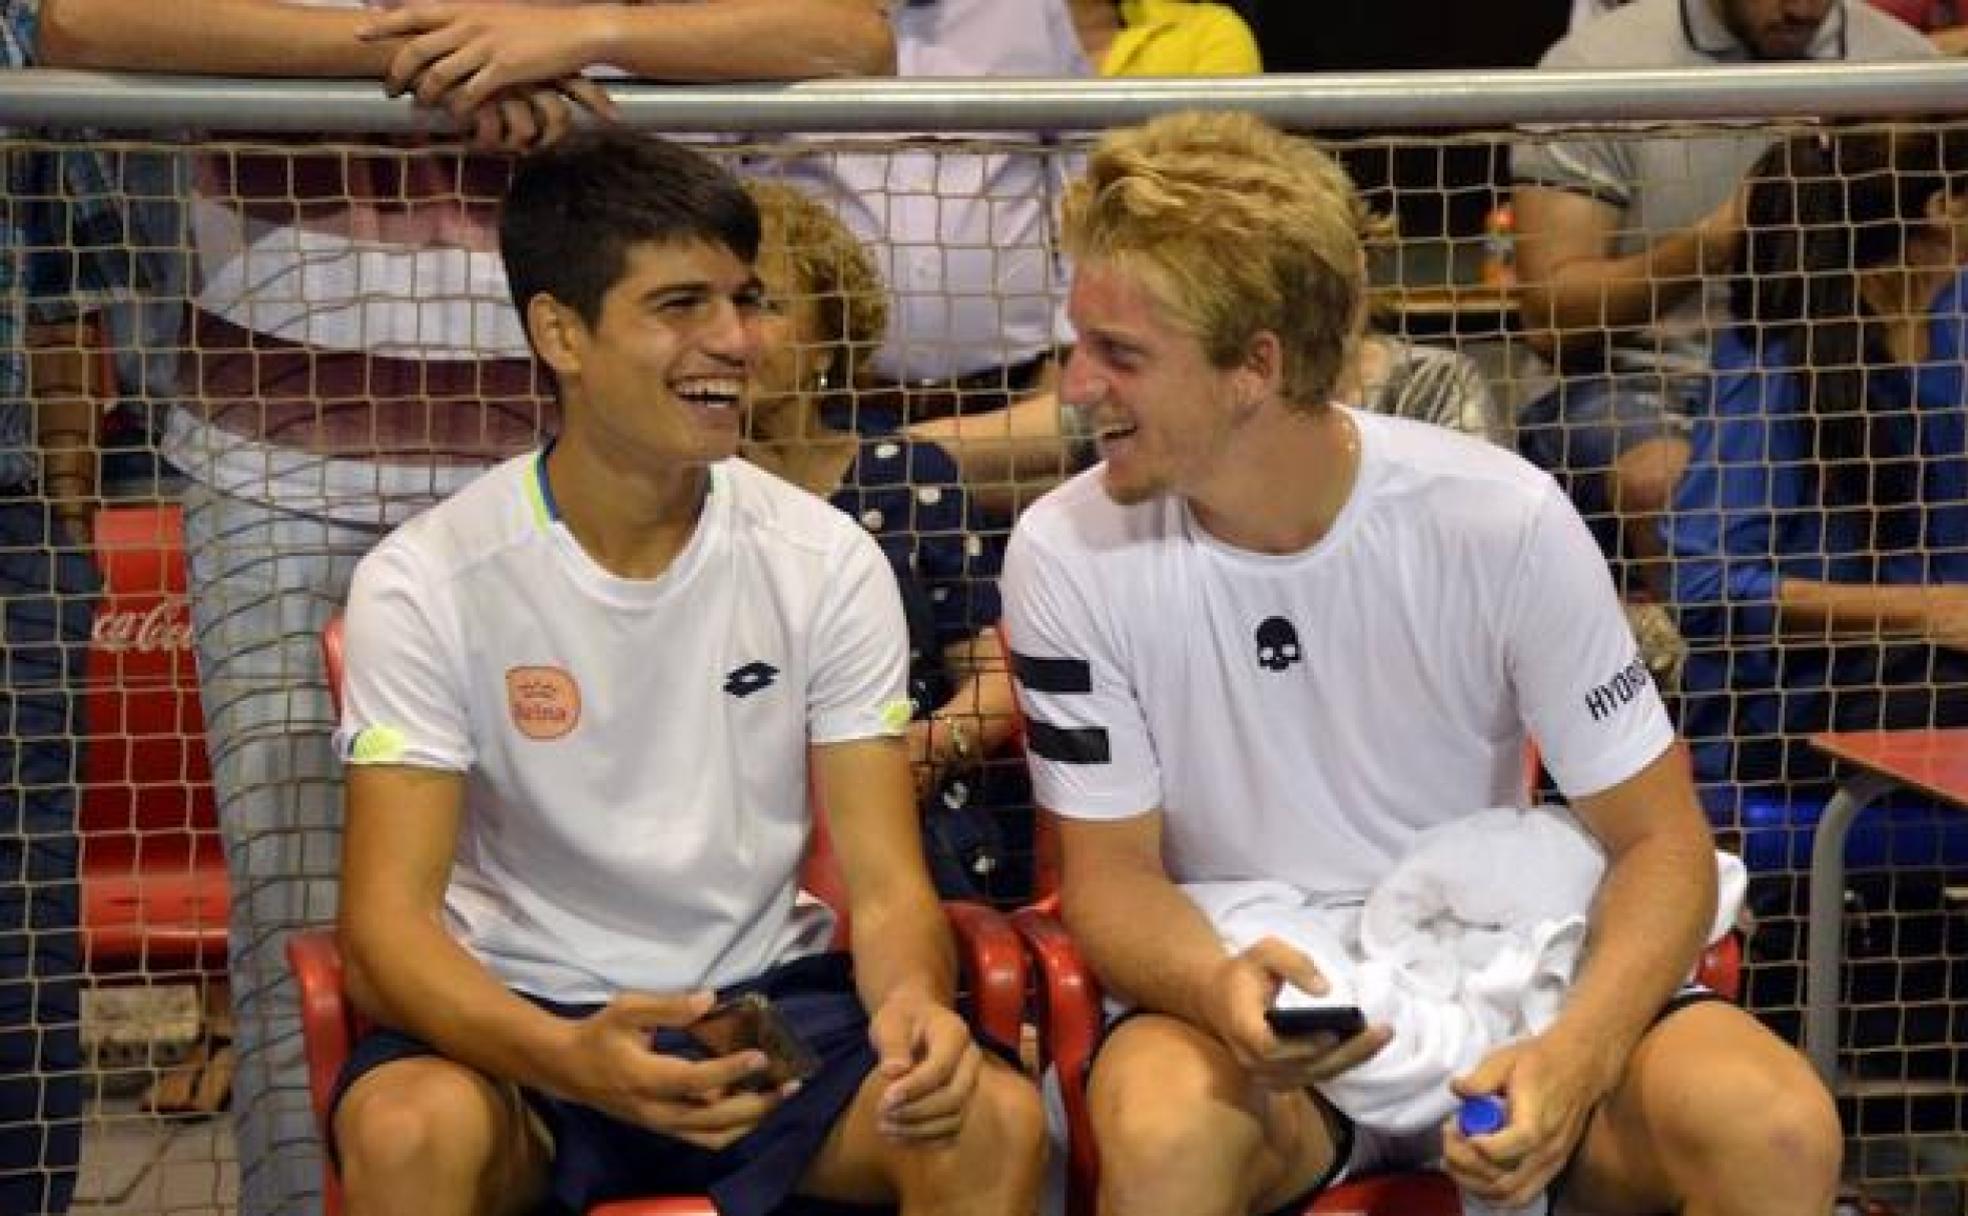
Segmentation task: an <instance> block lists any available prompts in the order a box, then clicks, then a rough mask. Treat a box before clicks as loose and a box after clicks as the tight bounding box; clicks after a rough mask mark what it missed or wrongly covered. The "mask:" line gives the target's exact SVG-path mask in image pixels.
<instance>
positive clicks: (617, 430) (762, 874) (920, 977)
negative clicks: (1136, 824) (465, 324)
mask: <svg viewBox="0 0 1968 1216" xmlns="http://www.w3.org/2000/svg"><path fill="white" fill-rule="evenodd" d="M758 233H759V229H758V216H757V213H756V211H755V210H754V208H753V206H752V204H751V202H750V200H749V198H748V197H747V196H746V194H745V192H744V191H743V189H742V188H741V187H740V186H739V185H738V183H737V182H736V181H735V180H734V179H732V178H731V177H730V176H729V175H728V174H727V173H725V172H724V171H723V170H722V169H720V168H718V167H717V166H716V165H714V164H712V163H711V162H710V161H708V160H707V159H705V158H704V157H702V156H701V155H699V154H697V153H695V152H693V151H689V150H687V149H684V148H682V147H680V146H678V145H675V144H670V143H665V142H663V141H659V140H655V139H649V138H642V137H637V136H633V135H628V134H622V133H614V134H600V135H584V136H577V137H575V138H573V139H572V140H570V141H569V142H568V143H567V144H565V145H563V146H562V147H560V148H557V149H555V150H553V151H550V152H546V153H542V154H540V155H537V156H536V157H534V158H532V159H531V160H529V161H528V162H526V163H525V164H523V165H522V166H521V168H520V170H519V172H518V174H517V177H516V178H515V180H514V182H513V184H512V187H511V189H510V190H509V192H508V194H507V197H506V204H505V211H504V215H503V217H502V220H501V225H500V246H501V253H502V256H503V258H504V260H505V264H506V269H507V275H508V278H509V280H510V282H511V284H512V290H513V294H514V298H515V300H516V301H517V303H518V304H519V307H520V311H521V313H522V314H523V316H524V318H525V321H526V331H527V334H528V337H529V339H530V341H531V342H532V344H533V349H534V350H535V352H536V354H537V356H538V358H539V359H540V361H541V362H542V363H543V364H544V365H545V367H546V368H547V369H548V370H549V371H550V372H551V373H552V375H553V378H554V380H555V381H556V383H557V386H558V392H559V397H560V403H561V406H562V410H563V415H564V419H565V421H564V425H563V428H562V430H561V432H560V435H559V437H558V439H557V440H556V441H555V442H554V443H553V444H551V445H549V447H548V448H547V449H546V450H544V451H541V452H538V453H534V454H531V455H527V456H522V457H519V458H516V459H513V460H510V461H508V462H506V463H505V464H502V465H499V466H497V467H496V468H494V469H492V470H491V471H490V472H488V473H487V474H486V475H485V476H484V477H483V478H481V479H480V480H479V481H477V482H475V483H474V484H472V485H471V486H469V487H467V488H466V489H465V490H463V491H461V492H460V493H459V494H458V495H457V496H456V497H454V498H453V499H451V500H450V501H448V502H446V503H444V504H443V505H441V506H439V507H437V508H434V509H433V510H431V511H430V512H428V513H427V514H425V515H423V516H421V517H419V518H418V519H416V520H413V521H412V522H411V523H409V524H407V525H405V526H404V527H403V528H402V529H400V530H399V531H398V532H396V533H395V534H393V535H392V536H391V537H390V538H389V539H388V540H386V541H384V542H383V544H382V545H381V546H379V547H378V548H377V550H376V551H375V553H374V554H372V555H371V556H369V557H368V558H366V559H364V561H363V562H362V564H361V566H360V568H359V569H358V571H357V574H356V578H355V585H354V590H353V593H352V597H351V600H350V604H349V609H348V617H347V662H348V683H347V710H346V713H345V716H344V719H343V722H342V727H341V731H340V734H339V740H340V749H341V752H342V755H343V757H344V759H345V760H346V762H347V763H348V764H349V765H350V770H349V779H348V791H349V793H348V823H347V829H346V831H347V836H346V849H345V855H344V863H343V876H344V879H343V881H344V887H343V900H342V921H341V934H342V940H343V944H344V951H345V954H346V956H347V959H348V965H349V976H350V982H351V985H352V988H353V990H354V992H355V993H356V995H357V999H358V1001H359V1003H360V1004H361V1005H362V1006H363V1007H364V1008H365V1009H367V1010H368V1011H369V1012H370V1013H371V1014H372V1015H374V1016H375V1018H376V1019H377V1020H378V1021H379V1022H380V1023H382V1024H384V1025H387V1026H390V1027H395V1028H397V1029H394V1030H388V1031H383V1032H380V1033H378V1034H376V1035H372V1036H371V1037H369V1038H368V1039H365V1040H364V1042H363V1043H362V1044H361V1045H360V1046H359V1047H358V1048H357V1049H356V1051H355V1053H354V1055H353V1058H352V1059H351V1061H350V1064H349V1068H348V1070H347V1073H346V1074H345V1076H344V1079H343V1084H342V1088H341V1091H340V1093H339V1095H338V1105H337V1107H336V1110H335V1114H334V1134H335V1142H336V1146H337V1148H338V1150H339V1154H340V1160H341V1163H342V1167H343V1171H344V1172H343V1176H344V1179H345V1181H346V1183H347V1187H348V1193H349V1196H350V1200H351V1206H352V1207H353V1208H354V1210H355V1211H356V1212H358V1213H370V1212H399V1211H402V1212H410V1211H415V1212H419V1213H433V1212H447V1213H449V1212H456V1213H460V1214H462V1213H467V1212H485V1211H522V1210H528V1205H530V1204H533V1203H537V1202H539V1201H540V1200H542V1199H547V1200H549V1201H551V1203H552V1204H553V1205H554V1210H561V1209H565V1210H568V1211H573V1212H581V1211H585V1210H586V1208H587V1206H588V1205H590V1204H592V1203H594V1202H597V1201H600V1200H603V1199H607V1198H610V1197H614V1196H619V1195H622V1194H625V1193H628V1194H633V1193H647V1192H652V1191H654V1192H661V1191H670V1190H683V1191H700V1190H708V1191H709V1192H710V1193H711V1195H712V1196H713V1197H714V1199H715V1200H716V1202H717V1204H718V1209H719V1211H721V1212H726V1213H734V1214H739V1216H764V1214H765V1213H768V1212H772V1211H775V1210H777V1209H778V1207H779V1205H780V1204H781V1202H782V1201H784V1200H785V1199H786V1198H787V1197H789V1196H791V1195H793V1194H796V1193H797V1194H802V1195H810V1196H816V1197H820V1198H824V1199H829V1200H843V1201H855V1202H894V1201H899V1202H900V1204H901V1206H902V1209H903V1211H905V1212H909V1213H980V1214H981V1213H1013V1212H1017V1213H1023V1212H1028V1211H1030V1210H1031V1208H1032V1205H1033V1203H1034V1202H1035V1199H1034V1196H1035V1193H1036V1187H1037V1178H1038V1173H1039V1162H1040V1155H1041V1148H1042V1134H1041V1120H1040V1115H1039V1109H1038V1102H1037V1097H1036V1094H1035V1092H1034V1091H1033V1090H1032V1089H1031V1087H1030V1086H1029V1085H1028V1084H1027V1083H1026V1082H1025V1081H1024V1080H1023V1079H1022V1078H1020V1077H1018V1076H1017V1075H1016V1074H1015V1073H1014V1072H1013V1071H1012V1070H1011V1069H1009V1068H1007V1067H1006V1066H1004V1065H1003V1064H1002V1063H1001V1062H999V1061H998V1060H996V1059H994V1058H992V1057H990V1056H989V1055H987V1054H985V1053H982V1052H980V1050H979V1049H978V1047H977V1046H976V1044H975V1043H974V1042H973V1040H972V1038H971V1035H970V1031H969V1029H968V1027H967V1026H966V1025H965V1024H964V1022H963V1021H962V1020H961V1019H960V1018H959V1017H958V1016H957V1014H956V1013H955V1012H953V1010H952V1009H951V1007H950V1006H951V996H952V992H951V984H952V961H951V952H950V947H949V944H948V940H947V937H946V935H945V931H944V928H943V921H942V919H941V916H940V914H939V912H938V910H937V907H936V904H935V897H934V895H933V893H932V891H931V888H930V885H929V880H928V877H927V875H926V873H925V870H924V867H923V862H922V854H921V848H920V844H919V842H918V839H917V835H916V826H915V823H916V812H915V804H914V795H913V784H912V781H911V776H910V772H909V767H908V756H907V752H906V747H905V745H904V744H903V742H902V737H903V731H904V729H905V727H906V723H907V720H908V717H909V710H908V702H907V700H906V694H905V692H904V681H905V678H906V669H907V662H908V656H907V653H906V645H907V644H906V641H905V638H906V631H905V630H904V627H903V622H902V615H901V607H900V601H899V598H898V596H897V593H896V590H895V585H894V581H893V577H892V575H891V574H890V573H889V570H888V567H887V564H886V562H885V561H884V559H883V558H882V556H881V553H880V551H879V550H878V549H877V548H876V547H875V545H874V543H873V542H872V541H871V540H870V539H869V538H868V537H867V536H866V535H865V534H864V533H863V531H862V529H861V528H860V527H859V526H858V525H856V523H855V522H854V521H853V520H850V519H848V518H846V517H845V516H843V515H841V514H840V513H839V512H838V511H835V510H834V509H833V508H831V507H829V506H828V505H827V504H826V503H824V502H822V501H821V500H819V499H817V498H813V497H811V496H809V495H807V494H805V493H803V492H801V491H799V490H797V489H795V488H793V487H791V486H789V485H787V484H786V483H783V482H780V481H778V480H776V479H774V478H773V477H771V476H769V475H767V474H765V473H762V472H760V471H758V470H757V469H755V468H753V467H752V466H750V465H748V464H746V463H745V462H744V461H741V460H733V459H730V457H732V456H733V454H734V453H735V452H736V450H737V446H738V440H739V420H740V419H741V418H743V416H744V397H745V394H746V393H747V391H748V389H749V383H748V382H749V378H750V376H751V373H752V371H753V365H754V363H755V361H756V357H757V352H758V337H759V334H758V320H759V314H760V310H761V309H762V308H764V307H765V306H766V301H765V300H764V299H763V292H762V290H761V287H760V283H759V279H758V276H757V274H756V273H755V272H754V270H753V266H752V260H753V257H754V256H755V254H756V251H757V245H758V239H759V236H758ZM809 771H810V772H811V776H812V778H813V784H814V787H815V788H816V789H817V791H818V794H819V796H820V799H821V801H822V802H823V803H824V805H825V806H826V807H827V810H828V815H829V822H830V825H831V828H832V832H833V838H834V842H835V846H836V849H837V852H838V854H839V858H840V861H841V864H842V867H843V871H844V876H845V879H846V885H847V889H848V893H849V908H850V911H851V914H852V917H853V922H854V948H853V951H852V957H851V959H850V958H849V957H848V956H845V955H840V954H829V953H827V952H826V945H827V942H828V941H829V939H830V937H831V934H832V927H833V922H832V917H831V915H830V914H829V913H828V912H827V910H826V909H825V908H824V907H821V906H819V905H818V904H816V903H813V902H811V901H809V900H806V899H804V898H802V897H801V896H800V894H799V891H798V885H797V875H798V870H799V866H800V860H801V857H802V855H803V853H804V851H805V849H806V845H807V840H808V837H809V834H810V832H811V830H812V826H813V825H812V821H811V815H810V812H809V804H808V796H807V791H808V777H809ZM714 990H715V991H717V992H718V993H719V994H720V995H722V996H724V997H730V996H732V995H734V994H736V993H740V992H760V993H763V994H765V995H767V996H769V997H770V998H771V999H772V1000H773V1002H774V1003H775V1004H776V1006H777V1007H778V1008H779V1009H780V1011H781V1012H782V1013H784V1014H785V1015H786V1016H787V1017H788V1019H790V1021H791V1023H792V1025H793V1028H794V1029H795V1030H796V1031H797V1032H799V1033H800V1034H801V1035H802V1036H803V1037H804V1038H805V1039H806V1040H807V1041H808V1042H809V1043H810V1045H811V1046H812V1047H813V1048H814V1049H815V1050H816V1051H817V1053H818V1054H819V1056H820V1057H821V1067H820V1070H819V1071H818V1072H817V1073H816V1074H815V1075H813V1076H812V1077H810V1078H809V1079H807V1080H805V1081H804V1082H802V1083H798V1084H793V1085H781V1086H777V1087H771V1088H767V1089H765V1090H764V1091H763V1092H760V1091H759V1090H757V1089H755V1088H754V1087H753V1086H752V1084H751V1082H753V1081H754V1080H756V1079H757V1077H758V1076H759V1074H760V1073H761V1071H762V1070H763V1068H764V1066H765V1063H766V1061H765V1059H764V1058H763V1057H762V1056H761V1055H760V1054H759V1053H758V1052H755V1051H740V1052H736V1053H733V1054H729V1055H724V1056H718V1057H711V1058H701V1055H700V1053H694V1052H692V1051H690V1050H689V1049H688V1048H687V1047H686V1045H685V1041H684V1039H683V1038H682V1037H680V1030H681V1028H682V1027H684V1026H686V1025H688V1024H689V1023H690V1022H691V1021H692V1020H693V1019H695V1018H697V1017H699V1016H700V1015H702V1014H703V1013H705V1012H706V1010H708V1009H709V1008H710V1006H711V1002H712V993H713V991H714ZM693 1057H696V1058H693Z"/></svg>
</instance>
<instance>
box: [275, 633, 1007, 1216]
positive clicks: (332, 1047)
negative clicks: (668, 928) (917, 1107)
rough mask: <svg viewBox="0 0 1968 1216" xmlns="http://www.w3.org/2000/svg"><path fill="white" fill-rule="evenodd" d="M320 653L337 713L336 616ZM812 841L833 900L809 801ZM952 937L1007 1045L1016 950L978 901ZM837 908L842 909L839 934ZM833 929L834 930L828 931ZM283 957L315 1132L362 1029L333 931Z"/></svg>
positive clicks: (812, 883)
mask: <svg viewBox="0 0 1968 1216" xmlns="http://www.w3.org/2000/svg"><path fill="white" fill-rule="evenodd" d="M321 652H322V659H323V661H324V664H325V666H326V668H327V672H328V689H329V694H330V696H331V697H332V699H333V701H334V705H335V711H336V713H337V714H339V713H340V712H341V693H342V620H341V618H340V617H339V616H337V617H335V618H333V619H332V620H330V621H329V622H328V626H327V628H326V629H324V630H323V631H322V635H321ZM814 828H815V830H814V835H813V843H812V845H811V848H810V851H809V852H808V854H807V859H806V864H805V867H804V868H803V869H802V871H801V885H802V886H803V887H805V888H806V889H807V890H808V891H810V892H812V893H813V894H815V895H817V896H819V897H820V898H822V899H825V900H826V901H827V902H828V903H829V904H831V905H833V906H834V907H835V908H842V907H844V906H845V905H844V904H843V903H842V902H841V895H842V893H843V891H844V889H845V888H844V887H843V885H842V882H841V879H840V872H839V867H838V865H837V863H836V862H835V859H834V856H833V848H832V846H831V844H830V843H829V841H828V836H827V831H826V816H825V815H824V813H821V811H820V808H819V807H818V805H817V804H816V806H815V816H814ZM943 910H944V912H945V914H946V915H947V916H948V917H949V919H950V930H951V934H952V936H953V937H954V938H955V939H956V944H957V959H958V963H959V965H960V967H961V970H962V977H963V982H964V988H965V991H966V993H967V994H968V997H967V1004H968V1007H969V1011H970V1014H971V1017H972V1020H973V1021H974V1022H975V1023H976V1025H977V1027H978V1028H979V1029H980V1030H982V1031H983V1032H984V1033H985V1034H987V1035H989V1036H991V1037H992V1038H994V1039H996V1040H997V1041H998V1042H1000V1043H1007V1044H1016V1043H1017V1042H1018V1035H1019V1025H1020V1023H1021V1021H1022V1020H1023V1017H1024V1010H1025V989H1026V981H1027V977H1028V967H1027V962H1026V956H1025V951H1024V949H1023V948H1022V947H1021V946H1020V944H1019V941H1018V937H1017V934H1016V933H1015V932H1014V931H1013V929H1012V928H1011V925H1010V923H1009V922H1008V921H1007V920H1006V919H1005V917H1004V916H1003V915H1002V914H1000V913H998V912H997V911H995V910H994V909H991V908H988V907H985V906H983V905H981V904H968V903H947V904H944V905H943ZM845 922H846V918H845V916H843V917H842V925H843V932H844V930H845ZM837 936H838V935H837ZM287 962H288V965H289V966H291V967H292V968H293V969H294V978H295V980H296V981H297V983H298V986H299V988H300V999H301V1031H302V1039H303V1045H304V1047H305V1050H306V1054H307V1066H308V1097H309V1100H310V1102H311V1103H312V1104H313V1107H314V1116H315V1120H316V1122H317V1124H318V1125H319V1126H320V1127H321V1129H322V1132H323V1135H324V1136H325V1135H326V1132H327V1128H328V1100H329V1098H330V1097H331V1096H332V1095H333V1093H334V1088H335V1079H336V1078H337V1077H338V1076H340V1075H341V1071H342V1065H343V1063H344V1062H345V1061H346V1060H347V1059H348V1054H349V1049H350V1048H351V1047H352V1046H354V1044H355V1042H356V1040H357V1039H359V1038H360V1037H361V1036H362V1033H363V1031H364V1030H366V1029H367V1027H368V1023H367V1021H366V1020H365V1019H364V1018H363V1016H362V1014H361V1013H360V1012H359V1011H357V1009H356V1008H355V1006H354V1004H353V1003H352V1002H350V1001H349V1000H348V996H347V991H346V989H345V987H344V985H343V982H342V957H341V951H340V950H339V949H338V948H337V946H336V944H335V937H334V934H333V933H332V932H331V931H329V930H326V929H315V930H309V931H307V932H303V933H296V934H294V935H292V936H291V937H289V938H288V939H287ZM323 1170H324V1173H325V1174H326V1177H325V1179H324V1183H325V1186H324V1211H325V1212H326V1216H339V1213H340V1212H341V1179H340V1178H339V1177H337V1176H336V1173H335V1167H334V1164H333V1163H332V1162H327V1161H326V1160H325V1158H324V1165H323ZM588 1216H717V1209H716V1208H714V1207H712V1206H711V1201H710V1199H709V1198H707V1197H705V1196H702V1195H685V1196H675V1195H672V1196H659V1197H650V1198H644V1199H622V1200H616V1201H614V1202H611V1203H604V1204H599V1205H597V1206H595V1207H594V1208H591V1209H590V1210H589V1214H588Z"/></svg>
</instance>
